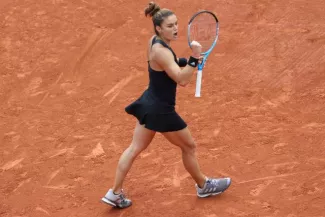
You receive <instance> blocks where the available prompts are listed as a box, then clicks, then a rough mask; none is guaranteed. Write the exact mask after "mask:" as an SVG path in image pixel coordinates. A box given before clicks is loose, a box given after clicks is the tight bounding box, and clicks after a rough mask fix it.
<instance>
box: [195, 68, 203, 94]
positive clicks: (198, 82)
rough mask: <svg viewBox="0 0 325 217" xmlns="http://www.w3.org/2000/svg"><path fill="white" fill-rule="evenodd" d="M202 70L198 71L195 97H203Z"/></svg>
mask: <svg viewBox="0 0 325 217" xmlns="http://www.w3.org/2000/svg"><path fill="white" fill-rule="evenodd" d="M201 82H202V70H198V71H197V75H196V87H195V97H201Z"/></svg>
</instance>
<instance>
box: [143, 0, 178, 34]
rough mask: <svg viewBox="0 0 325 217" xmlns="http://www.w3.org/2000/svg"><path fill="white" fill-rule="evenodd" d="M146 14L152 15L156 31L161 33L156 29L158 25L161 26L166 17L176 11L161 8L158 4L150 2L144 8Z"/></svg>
mask: <svg viewBox="0 0 325 217" xmlns="http://www.w3.org/2000/svg"><path fill="white" fill-rule="evenodd" d="M144 14H145V15H146V17H147V16H150V17H152V22H153V25H154V30H155V33H156V34H157V35H159V33H158V31H157V30H156V26H161V23H162V22H163V21H164V19H165V18H166V17H169V16H170V15H173V14H174V12H173V11H171V10H169V9H166V8H163V9H160V7H159V5H158V4H156V3H154V2H150V3H149V5H148V7H147V8H146V9H145V10H144Z"/></svg>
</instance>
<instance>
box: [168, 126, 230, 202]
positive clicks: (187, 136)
mask: <svg viewBox="0 0 325 217" xmlns="http://www.w3.org/2000/svg"><path fill="white" fill-rule="evenodd" d="M163 135H164V136H165V137H166V138H167V140H168V141H170V142H171V143H172V144H174V145H176V146H178V147H180V148H181V150H182V159H183V164H184V167H185V169H186V170H187V171H188V172H189V173H190V175H191V176H192V178H193V179H194V181H195V182H196V187H197V195H198V196H199V197H207V196H210V195H216V194H220V193H222V192H224V191H225V190H226V189H227V188H228V187H229V186H230V184H231V179H230V178H220V179H214V178H208V177H206V176H205V175H204V174H203V173H202V172H201V170H200V167H199V163H198V161H197V156H196V143H195V142H194V140H193V138H192V136H191V133H190V131H189V130H188V128H187V127H186V128H185V129H183V130H179V131H174V132H166V133H163Z"/></svg>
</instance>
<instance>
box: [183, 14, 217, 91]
mask: <svg viewBox="0 0 325 217" xmlns="http://www.w3.org/2000/svg"><path fill="white" fill-rule="evenodd" d="M218 33H219V22H218V18H217V17H216V15H215V14H214V13H212V12H210V11H206V10H204V11H199V12H197V13H196V14H194V15H193V16H192V18H191V19H190V21H189V23H188V29H187V38H188V44H189V46H190V47H191V42H192V41H197V42H199V43H200V44H201V46H202V53H201V56H202V57H203V58H202V60H201V61H200V63H199V64H198V72H197V77H196V87H195V97H200V96H201V82H202V70H203V67H204V64H205V63H206V61H207V58H208V56H209V55H210V53H211V51H212V50H213V48H214V47H215V45H216V44H217V40H218Z"/></svg>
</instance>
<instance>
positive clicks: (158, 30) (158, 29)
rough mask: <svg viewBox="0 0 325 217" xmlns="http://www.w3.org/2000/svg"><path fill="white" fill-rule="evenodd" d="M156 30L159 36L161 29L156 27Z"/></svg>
mask: <svg viewBox="0 0 325 217" xmlns="http://www.w3.org/2000/svg"><path fill="white" fill-rule="evenodd" d="M156 30H157V32H158V33H159V34H160V33H161V27H160V26H156Z"/></svg>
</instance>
